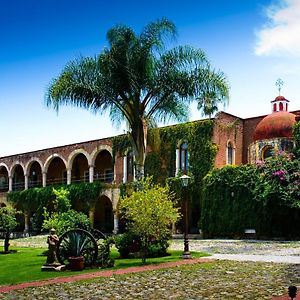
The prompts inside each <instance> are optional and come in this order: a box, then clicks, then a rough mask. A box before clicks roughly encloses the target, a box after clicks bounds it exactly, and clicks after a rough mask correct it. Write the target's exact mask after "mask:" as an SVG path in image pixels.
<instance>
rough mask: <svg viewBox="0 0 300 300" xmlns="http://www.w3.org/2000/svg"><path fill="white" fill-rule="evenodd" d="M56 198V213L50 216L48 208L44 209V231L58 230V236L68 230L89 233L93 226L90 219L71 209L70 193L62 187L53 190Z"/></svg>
mask: <svg viewBox="0 0 300 300" xmlns="http://www.w3.org/2000/svg"><path fill="white" fill-rule="evenodd" d="M53 192H54V194H55V196H56V198H55V200H54V209H55V210H56V211H55V212H54V213H52V214H50V213H49V212H48V211H47V210H46V208H45V209H44V222H43V229H47V230H50V229H51V228H54V229H56V233H57V234H58V235H61V234H63V233H64V232H66V231H67V230H70V229H76V228H81V229H85V230H87V231H89V230H90V229H91V224H90V220H89V218H88V217H87V216H86V215H85V214H84V213H81V212H77V211H75V210H74V209H70V207H71V202H70V200H69V199H68V196H69V191H68V190H66V189H65V188H63V187H61V188H60V189H57V190H56V189H53Z"/></svg>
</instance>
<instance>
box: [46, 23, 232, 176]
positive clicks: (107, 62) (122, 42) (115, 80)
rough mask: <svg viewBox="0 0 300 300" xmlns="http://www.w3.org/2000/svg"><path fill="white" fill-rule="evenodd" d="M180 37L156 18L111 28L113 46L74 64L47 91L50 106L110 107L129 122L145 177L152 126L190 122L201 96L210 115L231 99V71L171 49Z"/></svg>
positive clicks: (186, 49)
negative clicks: (191, 108) (194, 104)
mask: <svg viewBox="0 0 300 300" xmlns="http://www.w3.org/2000/svg"><path fill="white" fill-rule="evenodd" d="M175 37H176V27H175V25H174V23H172V22H171V21H169V20H167V19H160V20H157V21H155V22H150V23H149V24H147V25H146V26H145V28H144V29H143V30H142V32H141V33H140V34H136V33H135V32H134V31H133V29H132V28H130V27H128V26H125V25H117V26H115V27H113V28H111V29H110V30H108V32H107V40H108V44H109V46H108V48H104V49H103V50H102V52H101V53H100V54H99V55H97V56H95V57H81V58H79V59H75V60H74V61H71V62H69V63H68V64H67V65H66V66H65V68H64V69H63V70H62V72H61V74H60V75H59V76H58V77H57V78H55V79H54V80H53V81H52V82H51V84H50V86H49V88H48V91H47V93H46V103H47V105H48V106H52V107H54V108H55V109H58V108H59V107H60V106H61V105H71V106H79V107H82V108H85V109H88V110H91V111H93V112H96V113H98V112H99V113H103V112H105V111H108V112H109V114H110V118H111V120H112V122H113V123H115V124H120V122H123V121H125V122H127V124H128V129H129V135H130V137H131V143H132V148H133V151H134V155H135V168H136V177H137V178H141V177H143V175H144V162H145V157H146V147H147V132H148V128H149V126H152V125H153V124H156V122H167V121H169V120H176V121H185V120H187V118H188V105H189V104H190V102H191V101H196V100H197V99H198V101H199V105H198V108H200V109H203V111H204V113H205V114H207V115H211V113H213V112H214V111H215V110H216V105H217V103H218V102H222V103H226V102H227V100H228V90H229V87H228V83H227V79H226V77H225V75H224V74H223V73H222V72H221V71H215V70H214V69H213V68H212V67H211V66H210V63H209V61H208V59H207V57H206V55H205V53H204V52H203V51H202V50H201V49H196V48H193V47H191V46H178V47H175V48H172V49H167V45H168V41H170V40H172V39H174V38H175ZM203 99H205V101H204V100H203ZM209 101H210V102H211V103H213V105H210V104H209ZM209 105H210V106H211V107H213V109H207V108H209V107H210V106H209Z"/></svg>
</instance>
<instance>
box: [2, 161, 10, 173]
mask: <svg viewBox="0 0 300 300" xmlns="http://www.w3.org/2000/svg"><path fill="white" fill-rule="evenodd" d="M1 167H4V168H5V169H6V171H7V174H9V168H8V166H7V165H6V164H5V163H0V168H1Z"/></svg>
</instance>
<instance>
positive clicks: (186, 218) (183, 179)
mask: <svg viewBox="0 0 300 300" xmlns="http://www.w3.org/2000/svg"><path fill="white" fill-rule="evenodd" d="M190 179H191V177H190V176H187V175H183V176H181V177H180V180H181V184H182V187H183V201H184V202H183V204H184V236H183V239H184V251H183V254H182V258H192V256H191V253H190V250H189V236H188V230H189V211H188V207H189V205H188V190H187V188H188V185H189V180H190Z"/></svg>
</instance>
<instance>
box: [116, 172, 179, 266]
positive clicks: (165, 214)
mask: <svg viewBox="0 0 300 300" xmlns="http://www.w3.org/2000/svg"><path fill="white" fill-rule="evenodd" d="M174 198H175V196H174V194H173V193H171V192H170V189H169V187H168V186H160V185H158V184H154V183H153V182H152V178H151V177H146V178H144V179H142V180H141V181H139V182H138V184H137V189H136V190H135V191H133V192H132V194H131V195H130V196H125V197H122V198H121V199H120V201H119V212H120V213H121V214H122V215H123V216H124V217H125V219H126V220H127V230H128V231H129V232H131V233H132V234H133V235H135V236H138V238H139V240H140V245H141V249H140V252H141V254H142V261H143V263H145V260H146V257H147V256H148V250H149V247H150V245H151V244H152V242H153V241H159V240H164V239H165V238H166V237H168V236H169V234H170V227H171V225H172V224H173V223H175V222H176V221H177V219H178V218H179V213H178V208H175V207H174V203H175V199H174Z"/></svg>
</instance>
